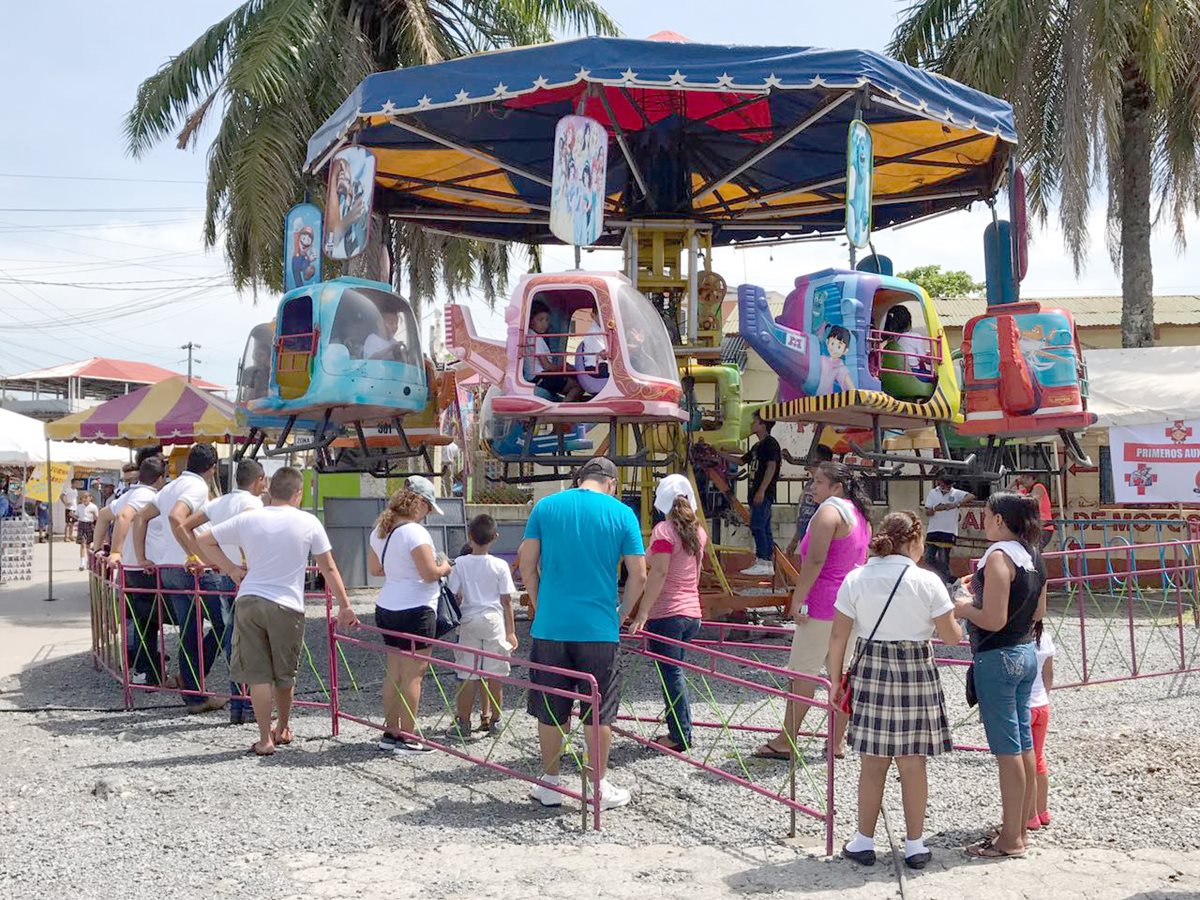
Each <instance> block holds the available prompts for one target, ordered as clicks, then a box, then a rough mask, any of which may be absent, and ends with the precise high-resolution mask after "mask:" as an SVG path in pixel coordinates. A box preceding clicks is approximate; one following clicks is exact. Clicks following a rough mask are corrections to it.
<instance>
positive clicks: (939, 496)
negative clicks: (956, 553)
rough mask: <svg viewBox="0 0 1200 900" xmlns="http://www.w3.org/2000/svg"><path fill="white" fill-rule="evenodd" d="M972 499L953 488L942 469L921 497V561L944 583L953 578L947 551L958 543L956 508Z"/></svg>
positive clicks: (962, 491)
mask: <svg viewBox="0 0 1200 900" xmlns="http://www.w3.org/2000/svg"><path fill="white" fill-rule="evenodd" d="M974 500H975V495H974V494H971V493H968V492H967V491H964V490H960V489H959V488H956V487H955V486H954V485H953V484H951V483H950V479H949V478H947V477H946V475H945V473H944V472H943V473H939V474H938V476H937V481H935V482H934V485H933V489H932V490H930V492H929V494H928V495H927V496H926V497H925V513H926V515H928V516H929V524H928V525H927V526H926V529H927V532H928V536H927V537H926V539H925V562H926V563H928V565H929V566H930V568H932V569H933V570H934V571H935V572H937V573H938V574H939V575H941V576H942V580H943V581H945V582H946V583H947V584H949V583H950V582H952V581H953V580H954V576H953V574H952V573H951V572H950V553H951V551H952V550H953V549H954V545H955V544H957V543H958V516H959V512H958V510H959V508H960V507H961V506H962V505H963V504H964V503H971V502H973V501H974Z"/></svg>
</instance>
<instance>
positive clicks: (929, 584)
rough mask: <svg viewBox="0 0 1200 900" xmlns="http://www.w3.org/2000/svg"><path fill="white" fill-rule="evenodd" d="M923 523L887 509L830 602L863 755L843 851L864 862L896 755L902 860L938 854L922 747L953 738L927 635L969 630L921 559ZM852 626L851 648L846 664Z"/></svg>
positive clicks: (839, 666) (834, 671)
mask: <svg viewBox="0 0 1200 900" xmlns="http://www.w3.org/2000/svg"><path fill="white" fill-rule="evenodd" d="M924 532H925V530H924V528H923V527H922V526H921V520H920V519H918V518H917V516H916V514H915V513H912V512H908V511H905V512H893V513H888V514H887V515H886V516H884V517H883V521H881V522H880V523H879V526H878V527H877V528H876V529H875V536H874V537H873V538H872V539H871V554H872V558H871V559H870V560H869V561H868V562H867V564H866V565H865V566H863V567H862V568H860V569H856V570H855V571H853V572H851V573H850V574H849V575H847V576H846V580H845V581H844V582H842V586H841V588H840V589H839V590H838V595H837V603H836V604H835V605H834V609H835V610H836V615H835V618H834V623H833V632H832V636H831V638H830V645H829V672H830V679H831V680H832V681H834V683H837V682H839V681H840V680H841V677H842V673H843V672H844V671H849V672H850V695H851V702H852V706H853V712H852V713H851V716H850V738H849V743H850V746H852V747H853V748H854V749H855V750H857V751H858V752H859V753H860V754H861V755H862V768H861V770H860V772H859V777H858V833H857V834H855V835H854V838H853V839H852V840H851V841H850V842H849V843H847V844H846V846H845V847H844V848H843V849H842V853H843V855H844V856H845V857H846V858H848V859H852V860H854V861H855V862H858V863H862V864H863V865H867V866H870V865H874V863H875V823H876V820H877V819H878V818H879V808H880V806H881V804H882V803H883V786H884V783H885V782H886V781H887V773H888V769H889V768H890V767H891V765H892V760H893V759H895V761H896V768H897V769H898V770H899V772H900V782H901V792H902V795H903V799H904V822H905V826H906V840H905V841H904V862H905V864H906V865H908V866H909V867H910V868H913V869H923V868H925V865H926V864H927V863H928V862H929V860H930V858H931V855H932V854H931V853H930V852H929V849H928V848H927V847H926V846H925V841H924V838H923V837H922V833H923V831H924V826H925V802H926V796H927V793H928V788H927V783H926V778H925V757H927V756H936V755H937V754H939V753H943V752H945V751H947V750H949V749H950V748H951V746H952V743H951V740H950V723H949V721H948V720H947V718H946V707H945V703H944V700H943V697H942V684H941V681H940V680H939V679H938V673H937V668H936V666H935V664H934V657H933V646H932V644H931V643H930V639H931V638H932V636H933V633H934V631H935V630H936V631H937V635H938V637H939V638H941V639H942V641H943V642H944V643H946V644H949V645H954V644H957V643H958V642H959V641H961V640H962V636H963V633H962V628H961V627H960V626H959V624H958V622H957V621H955V619H954V604H953V603H952V602H951V600H950V595H949V593H948V592H947V590H946V585H945V584H944V583H943V582H942V580H941V578H939V577H938V576H937V575H935V574H934V573H933V572H930V571H928V570H926V569H922V568H920V567H919V566H918V565H917V562H918V560H920V559H921V558H922V556H923V554H924V553H925V533H924ZM851 635H853V636H854V637H855V638H856V640H855V649H854V652H853V654H852V657H851V662H850V664H849V666H847V665H846V648H847V645H848V644H849V642H850V637H851ZM839 699H840V697H839Z"/></svg>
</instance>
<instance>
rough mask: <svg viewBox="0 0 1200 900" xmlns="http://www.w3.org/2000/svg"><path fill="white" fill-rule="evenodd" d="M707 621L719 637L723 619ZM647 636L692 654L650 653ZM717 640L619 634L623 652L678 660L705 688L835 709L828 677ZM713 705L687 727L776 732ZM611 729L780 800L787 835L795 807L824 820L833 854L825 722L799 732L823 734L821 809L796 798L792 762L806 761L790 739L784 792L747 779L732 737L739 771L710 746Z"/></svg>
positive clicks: (641, 719)
mask: <svg viewBox="0 0 1200 900" xmlns="http://www.w3.org/2000/svg"><path fill="white" fill-rule="evenodd" d="M707 624H708V625H709V626H710V627H713V628H717V629H719V635H720V637H721V638H722V639H723V637H724V630H723V629H725V628H726V625H725V623H707ZM738 627H739V629H740V628H742V627H743V626H738ZM750 627H754V626H750ZM780 630H782V629H780ZM650 642H654V643H658V644H662V645H664V646H669V647H678V648H680V649H682V650H683V651H684V652H685V653H686V654H687V655H688V656H690V657H692V660H688V659H686V658H685V659H683V660H676V659H672V658H671V657H668V656H663V655H661V654H658V653H655V652H653V651H652V650H650V649H649V647H648V644H649V643H650ZM722 646H723V641H722V640H720V639H719V640H717V641H712V640H695V641H690V642H687V641H679V640H675V639H673V638H668V637H665V636H663V635H658V634H651V633H648V632H640V633H638V634H637V635H622V652H623V653H624V654H625V655H626V656H627V657H628V656H632V657H635V658H642V659H645V660H647V661H649V662H652V663H654V662H660V663H665V664H668V665H672V666H677V667H679V668H680V669H682V670H683V671H685V672H690V673H693V674H695V675H699V676H701V677H702V678H703V679H704V685H705V688H706V689H708V688H709V680H714V681H717V682H719V683H722V684H726V685H729V686H731V687H734V688H737V689H738V690H739V692H741V693H742V694H743V695H744V697H745V696H748V697H751V698H753V697H756V696H757V697H760V698H763V699H765V700H770V699H772V698H774V699H779V700H783V701H784V702H785V703H798V704H801V705H803V706H806V707H808V708H810V709H816V710H818V711H820V712H822V713H824V715H825V716H826V723H829V722H832V720H833V716H834V714H835V713H834V709H833V707H832V705H831V704H830V701H829V696H830V694H829V689H830V684H829V681H828V680H827V679H825V678H820V677H818V676H813V675H807V674H804V673H801V672H792V671H790V670H788V669H786V668H783V667H781V666H775V665H770V664H768V663H763V662H760V661H757V660H754V661H752V660H749V659H747V658H746V657H744V656H739V655H737V654H734V653H729V652H725V651H724V650H723V649H719V648H720V647H722ZM738 646H739V647H740V646H745V645H740V644H739V645H738ZM763 646H764V647H769V648H770V649H772V650H778V649H780V648H779V647H778V646H777V645H774V644H770V645H763ZM783 649H785V650H786V649H787V647H784V648H783ZM697 657H698V658H699V661H698V662H697V661H694V660H695V659H696V658H697ZM720 664H726V665H731V666H736V667H737V668H738V669H740V670H741V674H740V675H734V674H731V673H728V672H722V671H720V670H719V669H718V665H720ZM747 670H749V671H747ZM756 676H757V677H761V678H764V679H766V680H768V681H770V682H771V683H770V684H763V683H760V682H758V681H755V680H753V679H754V677H756ZM792 680H796V681H802V682H807V683H809V684H812V685H813V686H814V688H817V689H819V690H821V691H823V692H824V695H825V700H824V701H821V700H817V699H815V698H812V697H805V696H804V695H802V694H796V693H793V692H792V691H791V689H790V685H788V682H790V681H792ZM781 681H782V682H783V685H784V686H781V685H780V682H781ZM694 693H696V692H694ZM699 693H701V695H702V696H703V694H705V693H707V694H708V695H709V696H710V697H711V690H706V691H704V692H699ZM750 702H753V700H751V701H750ZM626 705H628V704H626ZM713 711H714V712H715V713H716V717H717V719H718V720H719V721H710V720H697V719H693V721H692V727H693V728H698V729H703V730H706V731H711V730H717V731H719V732H721V733H727V734H728V735H729V736H730V737H731V738H733V739H734V740H736V737H737V736H739V735H757V736H762V735H764V734H768V733H769V734H775V733H776V732H777V731H778V730H779V725H778V724H776V725H775V726H774V727H771V726H768V725H765V724H751V723H750V722H749V721H742V722H733V721H731V719H732V716H730V717H725V718H723V717H722V712H721V710H720V709H719V708H717V706H716V704H715V703H714V704H713ZM617 718H618V720H619V721H625V722H631V723H639V724H640V723H653V724H663V723H664V722H665V719H664V718H663V717H662V716H653V717H651V716H642V715H638V714H636V713H635V714H629V713H626V714H624V715H620V716H618V717H617ZM780 721H782V719H780ZM613 731H614V732H615V733H617V734H620V735H621V736H622V737H625V738H628V739H629V740H632V741H634V742H636V743H638V744H640V745H642V746H643V747H645V748H647V749H649V750H653V751H655V752H657V753H661V754H664V755H666V756H669V757H672V758H674V759H677V760H679V761H680V762H683V763H687V764H688V765H690V766H693V767H695V768H697V769H699V770H701V771H703V772H705V773H707V774H708V775H711V776H714V777H716V778H720V779H723V780H725V781H728V782H730V783H732V784H735V785H737V786H738V787H741V788H745V789H746V790H749V791H752V792H754V793H756V794H758V795H759V796H762V797H766V798H767V799H769V800H773V801H775V802H776V803H779V804H781V805H782V806H784V807H786V808H787V809H788V812H789V817H790V828H789V832H788V834H789V836H790V837H795V836H796V814H797V813H800V814H803V815H806V816H809V817H811V818H813V819H816V820H817V821H819V822H821V823H823V825H824V831H825V853H826V855H832V854H833V828H834V799H833V774H834V770H833V767H834V755H833V752H834V747H833V742H832V741H829V740H828V728H827V729H826V731H825V732H823V733H822V732H812V731H808V732H801V734H802V735H803V736H809V737H825V738H826V746H825V775H824V779H823V780H824V791H823V794H824V796H823V798H822V799H823V800H824V809H823V810H822V809H819V808H817V807H816V806H815V805H813V804H809V803H803V802H800V801H798V800H797V799H796V772H797V766H798V765H806V764H805V763H804V761H803V759H802V754H801V752H800V748H799V747H797V746H795V743H794V741H793V742H792V748H791V749H792V752H791V754H790V759H789V762H788V778H787V790H786V793H785V792H784V790H783V789H781V788H776V789H771V788H769V787H767V786H765V785H764V784H760V783H758V782H757V781H755V780H753V779H752V777H751V773H750V771H749V769H748V768H747V767H746V765H745V763H744V761H743V760H742V758H741V755H740V752H739V751H737V749H736V743H734V744H733V746H734V748H735V755H736V758H737V761H738V763H739V766H740V768H741V770H742V774H741V775H739V774H737V773H735V772H729V771H726V770H725V769H723V768H721V767H720V766H717V765H713V764H712V763H711V762H709V759H710V758H711V756H712V754H713V750H712V749H709V750H708V751H707V752H706V753H704V752H703V749H702V748H699V746H698V744H697V745H696V746H693V748H691V749H692V752H689V753H683V752H678V751H675V750H672V749H669V748H667V747H664V746H663V745H662V744H659V743H656V742H655V741H653V740H650V739H648V738H646V737H644V736H643V735H640V734H638V733H637V732H636V731H634V730H632V729H631V728H628V727H620V726H614V728H613ZM731 743H732V742H731ZM697 749H700V750H701V753H703V755H702V756H701V755H700V753H697V752H695V751H697ZM806 768H807V767H806Z"/></svg>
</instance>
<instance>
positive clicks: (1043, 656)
mask: <svg viewBox="0 0 1200 900" xmlns="http://www.w3.org/2000/svg"><path fill="white" fill-rule="evenodd" d="M1034 635H1035V637H1036V638H1037V640H1036V642H1035V645H1034V650H1035V652H1036V653H1037V676H1036V677H1035V678H1034V680H1033V690H1032V691H1030V693H1029V713H1030V720H1031V723H1032V725H1033V753H1034V756H1035V757H1036V758H1037V794H1036V805H1035V807H1034V808H1033V809H1031V810H1029V821H1028V823H1027V824H1026V827H1027V828H1028V829H1029V830H1030V831H1037V830H1038V829H1039V828H1043V827H1045V826H1046V825H1049V824H1050V769H1049V768H1048V767H1047V765H1046V752H1045V751H1046V727H1047V726H1048V725H1049V724H1050V688H1052V687H1053V686H1054V653H1055V650H1054V642H1053V641H1052V640H1050V635H1048V634H1044V633H1043V627H1042V623H1041V622H1038V623H1037V624H1036V625H1035V626H1034Z"/></svg>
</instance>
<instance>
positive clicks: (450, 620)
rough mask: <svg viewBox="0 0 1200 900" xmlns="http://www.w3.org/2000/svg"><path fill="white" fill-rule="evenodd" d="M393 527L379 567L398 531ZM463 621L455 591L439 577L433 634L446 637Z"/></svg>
mask: <svg viewBox="0 0 1200 900" xmlns="http://www.w3.org/2000/svg"><path fill="white" fill-rule="evenodd" d="M396 530H397V529H395V528H393V529H392V530H391V531H390V532H389V533H388V536H387V540H386V541H384V542H383V552H382V553H381V554H379V568H380V569H383V565H384V563H383V560H384V558H386V557H387V549H388V544H390V543H391V542H392V535H393V534H395V533H396ZM383 574H384V577H387V572H386V571H384V573H383ZM461 622H462V609H461V608H460V607H459V605H458V598H457V597H455V596H454V591H452V590H450V586H449V585H448V584H446V579H445V578H439V579H438V601H437V624H436V625H434V630H433V636H434V637H436V638H438V639H439V640H440V639H441V638H444V637H445V636H446V635H448V634H449V633H450V632H452V631H453V630H454V629H455V628H457V627H458V626H459V623H461Z"/></svg>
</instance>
